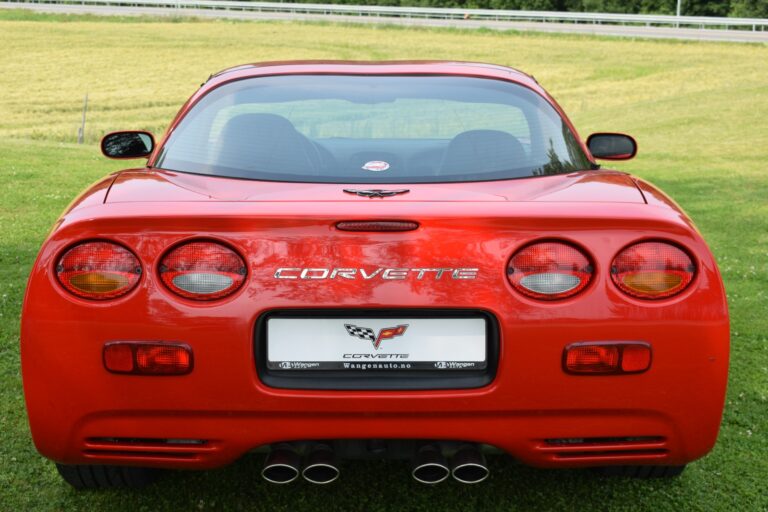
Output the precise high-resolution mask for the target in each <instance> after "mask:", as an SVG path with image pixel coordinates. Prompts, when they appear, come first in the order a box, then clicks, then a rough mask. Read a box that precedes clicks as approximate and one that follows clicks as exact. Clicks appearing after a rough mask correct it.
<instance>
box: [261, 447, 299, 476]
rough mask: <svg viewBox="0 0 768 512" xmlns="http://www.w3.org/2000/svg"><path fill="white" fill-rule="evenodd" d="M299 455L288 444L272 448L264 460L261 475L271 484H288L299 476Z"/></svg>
mask: <svg viewBox="0 0 768 512" xmlns="http://www.w3.org/2000/svg"><path fill="white" fill-rule="evenodd" d="M300 463H301V457H300V456H299V454H298V453H296V450H294V449H293V447H292V446H291V445H289V444H279V445H277V446H275V447H274V448H272V451H270V452H269V455H267V459H266V460H265V461H264V469H262V470H261V477H262V478H263V479H264V480H266V481H267V482H270V483H273V484H289V483H291V482H293V481H294V480H296V479H297V478H298V477H299V464H300Z"/></svg>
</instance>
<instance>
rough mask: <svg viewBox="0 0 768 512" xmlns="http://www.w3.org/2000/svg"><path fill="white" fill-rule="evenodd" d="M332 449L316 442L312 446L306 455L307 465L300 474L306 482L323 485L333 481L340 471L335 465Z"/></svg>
mask: <svg viewBox="0 0 768 512" xmlns="http://www.w3.org/2000/svg"><path fill="white" fill-rule="evenodd" d="M335 459H336V457H335V455H334V453H333V449H332V448H331V447H330V446H328V445H325V444H318V445H315V446H314V447H312V449H311V450H310V452H309V455H308V456H307V465H306V466H305V467H304V471H302V472H301V475H302V476H303V477H304V480H306V481H307V482H310V483H313V484H317V485H325V484H329V483H331V482H333V481H334V480H336V479H337V478H339V475H340V474H341V472H340V471H339V468H338V467H337V466H336V462H335Z"/></svg>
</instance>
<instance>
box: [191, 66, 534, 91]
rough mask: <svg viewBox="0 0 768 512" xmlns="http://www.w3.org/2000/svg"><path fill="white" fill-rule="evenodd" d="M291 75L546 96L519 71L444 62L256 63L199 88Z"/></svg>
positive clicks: (231, 70) (213, 77) (222, 74)
mask: <svg viewBox="0 0 768 512" xmlns="http://www.w3.org/2000/svg"><path fill="white" fill-rule="evenodd" d="M290 74H354V75H357V74H360V75H379V74H381V75H399V74H403V75H411V74H413V75H415V74H435V75H457V76H475V77H483V78H495V79H504V80H511V81H514V82H518V83H520V84H522V85H525V86H527V87H529V88H531V89H534V90H536V91H537V92H539V93H542V94H546V91H544V90H543V89H542V88H541V86H540V85H539V84H538V82H537V81H536V79H535V78H534V77H533V76H531V75H529V74H526V73H524V72H522V71H520V70H518V69H514V68H510V67H506V66H499V65H497V64H488V63H483V62H463V61H443V60H391V61H350V60H289V61H274V62H257V63H253V64H243V65H239V66H233V67H230V68H227V69H223V70H221V71H219V72H217V73H214V74H212V75H211V76H210V77H209V78H208V80H207V81H206V82H205V83H203V84H202V89H209V88H212V87H215V86H217V85H220V84H221V83H222V82H228V81H231V80H239V79H242V78H249V77H257V76H269V75H290Z"/></svg>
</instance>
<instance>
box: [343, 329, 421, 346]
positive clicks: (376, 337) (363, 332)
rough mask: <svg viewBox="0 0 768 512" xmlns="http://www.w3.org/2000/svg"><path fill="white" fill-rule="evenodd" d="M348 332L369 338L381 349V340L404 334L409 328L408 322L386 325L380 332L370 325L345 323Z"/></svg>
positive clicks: (355, 335)
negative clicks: (362, 325) (394, 325)
mask: <svg viewBox="0 0 768 512" xmlns="http://www.w3.org/2000/svg"><path fill="white" fill-rule="evenodd" d="M344 327H345V328H346V329H347V332H348V333H349V335H350V336H354V337H355V338H360V339H361V340H368V341H370V342H371V343H373V348H374V349H376V350H379V346H380V345H381V342H382V341H384V340H391V339H392V338H394V337H395V336H402V335H403V334H405V330H406V329H407V328H408V324H405V325H398V326H396V327H385V328H384V329H381V330H380V331H379V333H378V334H376V333H374V331H373V329H370V328H368V327H358V326H357V325H352V324H344Z"/></svg>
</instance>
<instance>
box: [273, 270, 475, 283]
mask: <svg viewBox="0 0 768 512" xmlns="http://www.w3.org/2000/svg"><path fill="white" fill-rule="evenodd" d="M479 272H480V269H477V268H382V267H379V268H376V269H364V268H333V269H330V268H298V267H281V268H278V269H277V270H276V271H275V274H274V276H275V279H358V278H360V279H364V280H366V281H370V280H371V279H374V278H377V277H378V278H380V279H385V280H388V281H391V280H403V279H408V278H409V277H413V278H415V279H417V280H422V279H425V278H429V277H428V276H432V277H433V278H434V279H436V280H437V279H440V278H442V277H443V276H444V275H445V276H450V278H451V279H457V280H466V279H477V276H478V273H479Z"/></svg>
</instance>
